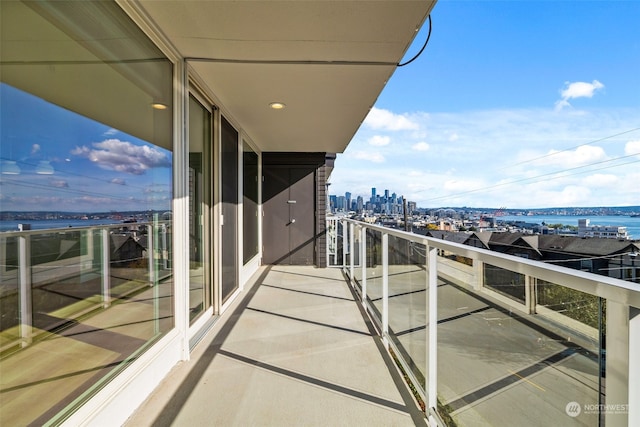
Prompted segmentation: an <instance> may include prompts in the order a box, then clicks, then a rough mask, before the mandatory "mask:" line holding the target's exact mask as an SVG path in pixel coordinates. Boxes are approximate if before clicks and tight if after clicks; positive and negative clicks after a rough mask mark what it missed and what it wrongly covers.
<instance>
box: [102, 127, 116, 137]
mask: <svg viewBox="0 0 640 427" xmlns="http://www.w3.org/2000/svg"><path fill="white" fill-rule="evenodd" d="M118 132H120V131H119V130H118V129H114V128H110V129H109V130H107V131H106V132H105V133H103V134H102V135H104V136H113V135H115V134H117V133H118Z"/></svg>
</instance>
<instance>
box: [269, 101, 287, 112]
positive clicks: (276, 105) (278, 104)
mask: <svg viewBox="0 0 640 427" xmlns="http://www.w3.org/2000/svg"><path fill="white" fill-rule="evenodd" d="M269 107H271V108H273V109H274V110H282V109H283V108H284V107H286V105H284V104H283V103H282V102H272V103H271V104H269Z"/></svg>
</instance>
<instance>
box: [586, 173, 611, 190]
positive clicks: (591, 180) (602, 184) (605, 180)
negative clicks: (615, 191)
mask: <svg viewBox="0 0 640 427" xmlns="http://www.w3.org/2000/svg"><path fill="white" fill-rule="evenodd" d="M619 182H620V179H619V178H618V177H617V176H616V175H613V174H604V173H596V174H593V175H589V176H587V177H585V178H584V179H583V180H582V183H583V184H584V185H586V186H588V187H592V188H606V187H612V186H614V185H617V184H618V183H619Z"/></svg>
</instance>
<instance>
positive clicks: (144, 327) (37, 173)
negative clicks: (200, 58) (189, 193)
mask: <svg viewBox="0 0 640 427" xmlns="http://www.w3.org/2000/svg"><path fill="white" fill-rule="evenodd" d="M0 20H1V22H0V26H1V27H2V38H1V39H0V43H1V45H0V67H1V68H0V79H1V81H0V156H1V157H2V159H1V164H0V168H1V171H0V172H1V173H0V186H1V188H2V190H1V191H2V199H1V203H0V227H1V228H2V230H3V231H8V230H16V231H12V232H6V233H0V234H1V236H0V264H2V267H1V268H0V312H2V320H1V323H0V328H1V330H0V334H1V338H2V340H1V342H0V345H1V346H2V347H1V351H2V359H1V360H0V371H1V372H11V373H12V375H11V377H5V376H3V381H2V385H1V389H0V393H2V396H3V398H2V401H3V403H2V410H1V411H0V425H30V424H34V425H36V424H37V425H42V424H45V423H46V422H48V421H51V422H52V423H53V424H55V423H56V422H57V421H59V420H61V419H63V418H64V417H65V414H66V413H68V412H70V411H72V410H73V408H76V407H77V406H78V404H80V403H82V402H83V401H84V400H86V399H88V398H89V397H91V395H92V394H93V393H94V392H95V391H97V390H99V389H100V388H101V387H102V386H103V385H104V384H106V383H107V382H108V381H109V380H110V379H111V378H112V377H113V376H115V375H116V374H117V373H118V372H120V370H122V369H123V368H124V367H126V366H127V365H128V364H129V363H130V361H132V360H135V358H136V355H137V354H139V353H140V352H141V351H144V350H145V349H147V348H149V347H150V346H151V345H152V344H153V343H154V342H155V341H156V340H157V339H158V338H159V337H161V336H162V335H163V334H165V333H166V332H167V331H169V330H171V329H172V328H173V325H174V319H173V312H172V308H173V284H172V254H171V241H172V223H171V218H172V212H171V201H172V168H173V155H172V143H173V138H172V135H173V131H172V123H173V106H172V91H173V87H172V82H173V78H172V75H173V64H172V63H171V62H170V61H169V60H167V58H166V57H165V56H164V55H163V54H162V53H161V52H160V51H159V50H158V49H157V48H156V47H155V46H154V45H153V44H152V43H151V42H150V40H149V39H148V38H147V37H146V36H145V35H144V34H143V33H142V32H141V31H140V30H139V28H138V27H136V26H135V25H134V23H133V22H132V21H131V20H130V19H129V18H128V16H127V15H126V14H125V13H124V12H123V11H122V10H121V9H120V8H119V7H118V6H117V4H116V3H115V2H47V1H41V2H13V1H12V2H5V1H3V2H0ZM18 224H22V227H21V228H22V230H23V231H17V230H18ZM27 360H37V361H38V363H37V364H33V363H29V365H28V366H26V365H25V363H26V362H25V361H27ZM25 368H28V369H25ZM25 408H28V410H25Z"/></svg>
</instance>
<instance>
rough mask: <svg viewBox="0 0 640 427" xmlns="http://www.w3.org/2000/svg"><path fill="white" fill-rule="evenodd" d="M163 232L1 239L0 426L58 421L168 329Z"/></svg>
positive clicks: (128, 227)
mask: <svg viewBox="0 0 640 427" xmlns="http://www.w3.org/2000/svg"><path fill="white" fill-rule="evenodd" d="M171 231H172V227H171V223H170V222H163V221H154V222H150V223H135V224H120V225H112V226H97V227H74V228H68V229H49V230H39V231H19V232H5V233H0V313H1V317H0V371H1V372H2V375H1V376H0V397H1V398H2V410H1V411H0V425H31V424H44V423H45V422H52V421H55V420H56V419H61V418H63V417H64V414H66V413H68V412H69V411H70V410H72V409H73V408H74V407H76V406H77V405H78V404H79V403H81V402H83V401H84V400H86V399H87V398H88V397H89V396H90V395H91V394H92V393H93V392H95V391H96V390H98V389H99V388H100V387H101V385H104V384H106V382H108V381H109V380H110V379H111V378H112V377H113V376H114V375H115V374H116V373H117V372H119V371H120V370H121V369H122V368H124V367H126V366H127V365H128V363H130V362H131V361H133V360H135V358H136V357H137V355H138V354H140V352H141V351H143V350H145V349H146V348H148V347H149V345H150V344H151V343H153V342H155V341H156V340H157V339H158V338H159V337H160V336H161V335H163V334H164V333H166V332H167V331H169V330H170V329H171V328H172V327H173V323H174V321H173V304H172V285H171V281H172V268H171V267H172V266H171V253H170V248H171V235H172V233H171Z"/></svg>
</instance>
